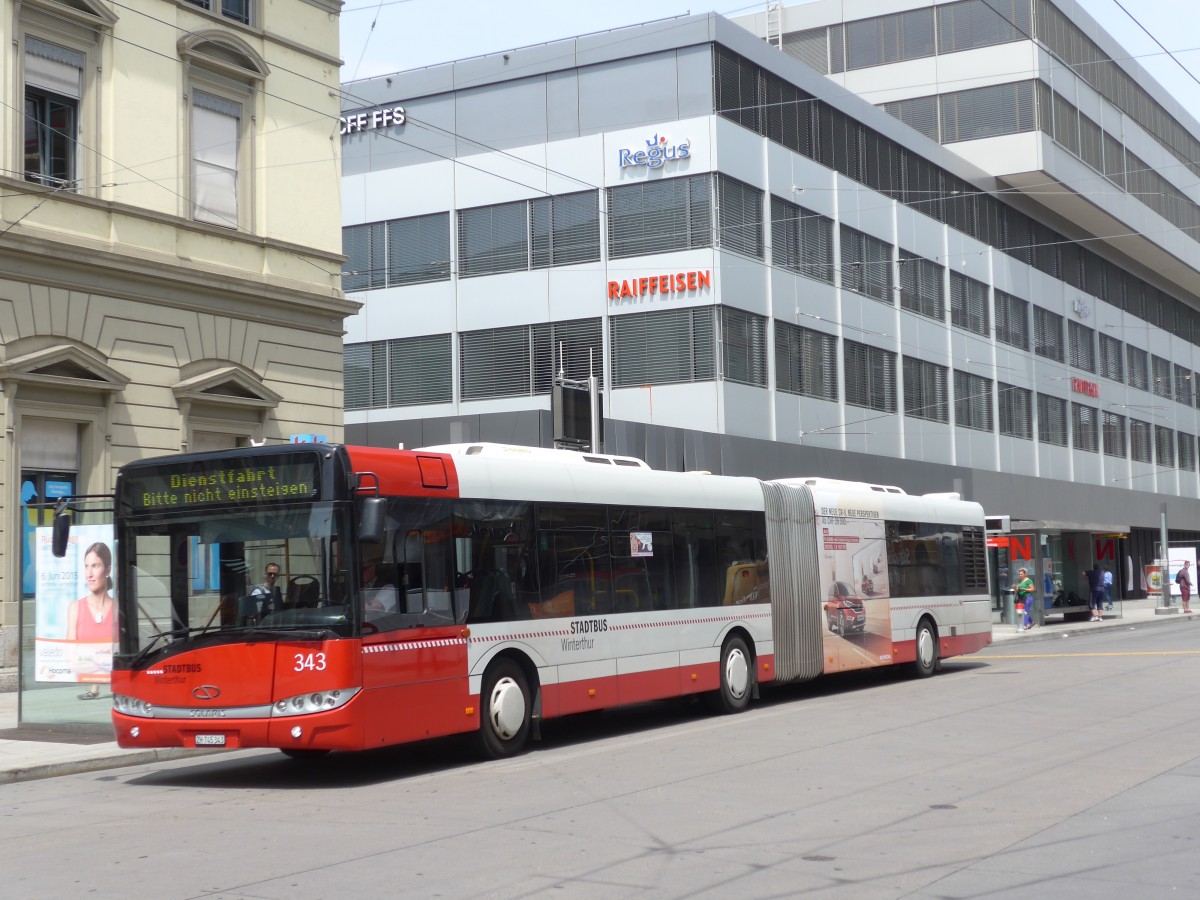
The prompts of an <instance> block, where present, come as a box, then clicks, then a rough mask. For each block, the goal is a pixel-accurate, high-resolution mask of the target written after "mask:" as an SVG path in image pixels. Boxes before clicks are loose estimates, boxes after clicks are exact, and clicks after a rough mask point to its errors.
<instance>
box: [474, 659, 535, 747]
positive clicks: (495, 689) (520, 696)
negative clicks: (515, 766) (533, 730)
mask: <svg viewBox="0 0 1200 900" xmlns="http://www.w3.org/2000/svg"><path fill="white" fill-rule="evenodd" d="M530 710H531V704H530V694H529V682H528V681H527V680H526V678H525V672H524V671H523V670H522V669H521V667H520V666H519V665H517V663H515V662H514V661H513V660H511V659H506V658H501V659H498V660H496V661H495V662H494V663H492V664H491V665H490V666H488V669H487V671H486V672H484V674H483V690H482V691H480V693H479V736H478V741H479V749H480V751H481V752H482V753H483V755H484V756H486V757H488V758H489V759H502V758H504V757H506V756H513V755H514V754H517V753H520V752H521V750H523V749H524V747H525V741H526V740H527V739H528V737H529V718H530Z"/></svg>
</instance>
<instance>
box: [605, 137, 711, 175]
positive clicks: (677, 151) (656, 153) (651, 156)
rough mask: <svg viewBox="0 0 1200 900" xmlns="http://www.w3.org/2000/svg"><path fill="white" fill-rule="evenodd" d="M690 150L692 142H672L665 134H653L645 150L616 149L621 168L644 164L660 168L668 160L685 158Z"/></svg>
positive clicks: (648, 166)
mask: <svg viewBox="0 0 1200 900" xmlns="http://www.w3.org/2000/svg"><path fill="white" fill-rule="evenodd" d="M691 152H692V142H691V141H683V142H681V143H678V144H672V143H670V141H668V140H667V138H666V136H665V135H662V136H660V135H657V134H656V135H655V136H654V137H652V138H650V139H649V140H648V141H646V149H645V150H630V149H627V148H622V149H620V150H618V151H617V159H618V160H619V161H620V164H621V166H620V167H621V168H622V169H626V168H629V167H630V166H645V167H646V168H647V169H660V168H662V167H663V166H664V165H666V164H667V163H669V162H673V161H677V160H681V159H687V158H688V156H690V155H691Z"/></svg>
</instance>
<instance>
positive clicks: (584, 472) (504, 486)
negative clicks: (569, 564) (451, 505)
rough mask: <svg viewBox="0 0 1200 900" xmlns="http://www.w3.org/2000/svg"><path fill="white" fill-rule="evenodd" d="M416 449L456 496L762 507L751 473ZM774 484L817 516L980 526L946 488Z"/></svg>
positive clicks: (566, 455)
mask: <svg viewBox="0 0 1200 900" xmlns="http://www.w3.org/2000/svg"><path fill="white" fill-rule="evenodd" d="M421 450H425V451H430V452H434V453H445V454H447V455H449V456H452V457H453V458H454V467H455V469H456V470H457V472H458V484H459V495H460V496H462V497H467V498H480V499H492V498H494V499H497V500H531V501H538V502H542V503H610V504H622V505H628V506H641V507H675V506H678V507H693V508H702V509H744V510H756V511H761V510H762V509H763V508H764V505H763V495H762V486H761V482H760V481H759V480H758V479H756V478H748V477H739V476H730V475H709V474H708V473H699V472H660V471H656V470H654V469H651V468H650V467H649V466H648V465H646V463H645V462H643V461H642V460H640V459H636V458H635V457H632V456H611V455H607V454H602V453H579V452H576V451H573V450H551V449H547V448H544V447H521V446H515V445H511V444H494V443H488V442H479V441H477V442H473V443H468V444H441V445H438V446H433V447H422V448H421ZM776 483H778V484H785V485H788V486H790V487H800V486H802V485H803V486H806V487H808V488H809V489H810V490H811V491H812V492H813V499H814V502H815V505H816V508H817V512H818V514H819V513H820V512H821V510H822V507H825V508H826V509H837V508H841V509H851V508H852V509H854V510H856V511H860V512H861V511H864V510H868V509H870V510H878V511H879V514H880V516H881V517H882V518H885V519H913V520H918V521H925V522H944V523H946V524H966V525H970V524H980V525H982V524H983V507H981V506H980V505H979V504H978V503H970V502H964V501H962V500H961V499H960V498H959V495H958V494H953V493H942V494H927V495H924V496H914V495H910V494H906V493H905V492H904V491H903V490H902V489H900V488H898V487H894V486H891V485H876V484H869V483H866V482H858V481H841V480H838V479H835V478H781V479H777V480H776ZM826 514H832V513H826Z"/></svg>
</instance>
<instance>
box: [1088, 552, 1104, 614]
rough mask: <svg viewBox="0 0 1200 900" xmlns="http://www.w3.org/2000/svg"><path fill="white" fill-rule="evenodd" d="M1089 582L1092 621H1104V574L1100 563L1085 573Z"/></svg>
mask: <svg viewBox="0 0 1200 900" xmlns="http://www.w3.org/2000/svg"><path fill="white" fill-rule="evenodd" d="M1083 575H1084V577H1085V578H1086V579H1087V581H1088V590H1089V591H1090V597H1089V599H1088V606H1090V607H1091V608H1092V621H1093V622H1103V621H1104V572H1103V571H1102V570H1101V568H1100V563H1092V567H1091V568H1090V569H1088V570H1087V571H1086V572H1084V573H1083Z"/></svg>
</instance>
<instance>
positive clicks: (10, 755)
mask: <svg viewBox="0 0 1200 900" xmlns="http://www.w3.org/2000/svg"><path fill="white" fill-rule="evenodd" d="M97 702H99V701H97ZM211 752H212V751H210V750H181V749H177V748H171V749H162V750H122V749H121V748H120V747H118V746H117V742H116V741H115V740H113V739H112V737H111V736H106V735H98V734H75V733H73V732H71V731H68V730H65V729H64V730H60V731H40V730H33V729H20V730H19V731H18V729H17V692H16V691H6V692H4V693H0V785H4V784H11V783H12V782H15V781H32V780H34V779H36V778H53V777H55V776H56V775H72V774H74V773H76V772H95V771H98V770H100V769H112V768H116V767H118V766H136V765H142V764H143V763H148V762H157V761H158V760H163V759H179V758H180V757H185V756H196V755H199V754H206V753H211Z"/></svg>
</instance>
